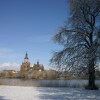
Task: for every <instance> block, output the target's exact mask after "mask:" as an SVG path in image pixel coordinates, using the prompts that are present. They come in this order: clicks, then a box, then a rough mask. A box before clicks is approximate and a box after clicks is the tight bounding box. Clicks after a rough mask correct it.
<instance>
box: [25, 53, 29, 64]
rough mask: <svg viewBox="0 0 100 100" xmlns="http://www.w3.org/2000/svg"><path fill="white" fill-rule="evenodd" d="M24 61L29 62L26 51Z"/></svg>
mask: <svg viewBox="0 0 100 100" xmlns="http://www.w3.org/2000/svg"><path fill="white" fill-rule="evenodd" d="M24 62H27V63H28V62H29V59H28V54H27V52H26V54H25V58H24Z"/></svg>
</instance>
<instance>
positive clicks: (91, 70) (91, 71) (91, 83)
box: [86, 59, 98, 90]
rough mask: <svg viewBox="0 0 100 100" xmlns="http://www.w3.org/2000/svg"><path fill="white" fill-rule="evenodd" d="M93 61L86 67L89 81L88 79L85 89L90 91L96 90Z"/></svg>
mask: <svg viewBox="0 0 100 100" xmlns="http://www.w3.org/2000/svg"><path fill="white" fill-rule="evenodd" d="M94 65H95V64H94V60H93V59H92V60H90V61H89V66H88V68H89V69H88V74H89V79H88V86H87V87H86V89H90V90H96V89H98V87H97V86H96V85H95V67H94Z"/></svg>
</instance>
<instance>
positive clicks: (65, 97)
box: [0, 85, 100, 100]
mask: <svg viewBox="0 0 100 100" xmlns="http://www.w3.org/2000/svg"><path fill="white" fill-rule="evenodd" d="M0 100H100V90H85V89H84V88H66V87H23V86H3V85H1V86H0Z"/></svg>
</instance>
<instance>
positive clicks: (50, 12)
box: [0, 0, 68, 70]
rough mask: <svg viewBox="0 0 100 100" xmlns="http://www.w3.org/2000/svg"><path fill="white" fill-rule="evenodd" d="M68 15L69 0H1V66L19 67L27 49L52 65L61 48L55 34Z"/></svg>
mask: <svg viewBox="0 0 100 100" xmlns="http://www.w3.org/2000/svg"><path fill="white" fill-rule="evenodd" d="M67 18H68V3H67V0H0V70H3V69H15V70H19V69H20V65H21V64H22V62H23V59H24V57H25V53H26V52H27V53H28V57H29V61H30V63H31V65H33V64H34V63H36V62H37V60H39V62H40V63H41V64H43V65H44V67H45V69H49V68H50V62H49V60H50V58H51V57H52V55H53V52H54V51H56V50H59V48H60V46H59V45H57V44H55V43H54V41H53V40H52V37H53V36H54V35H55V34H56V33H57V32H58V30H59V28H60V27H61V26H62V25H64V23H65V21H66V20H67Z"/></svg>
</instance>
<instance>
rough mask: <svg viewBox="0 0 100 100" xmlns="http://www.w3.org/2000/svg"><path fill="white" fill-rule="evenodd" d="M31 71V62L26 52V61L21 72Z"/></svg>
mask: <svg viewBox="0 0 100 100" xmlns="http://www.w3.org/2000/svg"><path fill="white" fill-rule="evenodd" d="M29 69H30V62H29V59H28V54H27V52H26V54H25V58H24V61H23V62H22V65H21V67H20V71H21V72H25V71H29Z"/></svg>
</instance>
